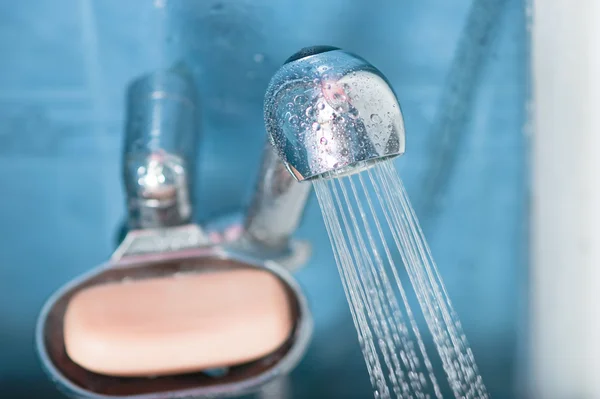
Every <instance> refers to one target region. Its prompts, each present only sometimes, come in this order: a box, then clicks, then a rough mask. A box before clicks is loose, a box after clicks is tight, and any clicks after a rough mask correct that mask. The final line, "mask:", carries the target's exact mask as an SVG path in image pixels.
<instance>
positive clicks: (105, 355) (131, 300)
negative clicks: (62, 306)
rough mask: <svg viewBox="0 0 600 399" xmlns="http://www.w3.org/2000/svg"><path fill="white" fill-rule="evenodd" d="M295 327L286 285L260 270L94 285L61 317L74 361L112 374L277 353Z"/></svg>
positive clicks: (159, 371) (195, 367)
mask: <svg viewBox="0 0 600 399" xmlns="http://www.w3.org/2000/svg"><path fill="white" fill-rule="evenodd" d="M292 328H293V320H292V312H291V306H290V303H289V300H288V294H287V291H286V289H285V286H284V285H283V283H282V282H281V281H280V280H279V279H278V278H277V277H275V276H274V275H272V274H271V273H269V272H266V271H262V270H258V269H236V270H228V271H219V272H207V273H199V274H185V275H180V276H169V277H160V278H150V279H143V280H136V281H131V282H118V283H108V284H103V285H98V286H93V287H90V288H86V289H84V290H82V291H80V292H78V293H77V294H75V295H74V296H73V298H72V299H71V301H70V303H69V304H68V306H67V309H66V313H65V317H64V336H65V347H66V351H67V354H68V355H69V357H70V358H71V360H73V361H74V362H75V363H77V364H79V365H80V366H81V367H83V368H85V369H88V370H90V371H93V372H96V373H100V374H106V375H112V376H156V375H171V374H179V373H185V372H194V371H200V370H203V369H209V368H216V367H227V366H232V365H236V364H241V363H245V362H248V361H252V360H256V359H259V358H261V357H263V356H265V355H268V354H269V353H271V352H273V351H275V350H276V349H278V348H279V347H280V346H281V345H282V344H283V343H284V342H285V341H286V340H287V338H288V337H289V336H290V334H291V332H292Z"/></svg>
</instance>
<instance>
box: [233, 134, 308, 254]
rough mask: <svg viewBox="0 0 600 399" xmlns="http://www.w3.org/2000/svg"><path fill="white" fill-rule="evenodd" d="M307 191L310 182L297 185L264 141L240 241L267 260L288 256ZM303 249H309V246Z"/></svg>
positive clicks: (272, 149)
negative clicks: (256, 179)
mask: <svg viewBox="0 0 600 399" xmlns="http://www.w3.org/2000/svg"><path fill="white" fill-rule="evenodd" d="M310 190H311V186H310V184H300V183H298V182H297V181H296V180H295V179H294V178H293V177H292V176H291V175H290V174H289V173H288V171H287V170H286V167H285V165H284V164H283V163H282V162H281V160H280V159H279V157H278V156H277V153H276V152H275V149H274V148H273V146H272V145H271V144H270V143H267V145H266V146H265V149H264V151H263V159H262V166H261V171H260V174H259V178H258V182H257V184H256V188H255V191H254V197H253V199H252V203H251V204H250V208H249V209H248V213H247V215H246V220H245V222H244V232H243V235H242V237H241V242H240V244H241V245H244V246H245V247H246V248H247V249H248V250H249V251H251V252H253V253H257V254H260V253H262V254H263V256H264V257H266V258H268V259H279V258H282V257H286V256H288V255H289V253H290V252H291V251H292V248H291V245H292V244H291V243H290V238H291V236H292V234H293V233H294V231H296V229H297V228H298V225H299V224H300V220H301V218H302V213H303V212H304V207H305V205H306V200H307V199H308V195H309V193H310ZM306 250H307V251H309V252H310V247H308V246H307V248H306ZM304 260H306V259H304Z"/></svg>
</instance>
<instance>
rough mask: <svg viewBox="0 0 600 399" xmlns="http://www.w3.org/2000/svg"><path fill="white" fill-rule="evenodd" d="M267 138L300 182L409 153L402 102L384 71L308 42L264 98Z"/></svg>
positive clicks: (344, 172)
mask: <svg viewBox="0 0 600 399" xmlns="http://www.w3.org/2000/svg"><path fill="white" fill-rule="evenodd" d="M265 124H266V128H267V132H268V134H269V139H270V140H271V142H272V144H273V145H274V146H275V148H276V150H277V153H278V155H279V157H280V158H281V159H282V160H283V162H284V164H285V166H286V168H287V169H288V171H289V172H290V173H291V174H292V175H293V176H294V177H295V178H296V180H298V181H303V180H311V179H316V178H331V177H336V176H342V175H347V174H353V173H357V172H360V171H362V170H364V169H366V168H368V167H370V166H371V165H373V164H374V163H376V162H378V161H381V160H383V159H387V158H390V157H395V156H398V155H402V154H403V153H404V141H405V137H404V121H403V118H402V113H401V111H400V106H399V105H398V100H397V99H396V95H395V94H394V92H393V90H392V88H391V86H390V84H389V82H388V81H387V80H386V78H385V77H384V76H383V74H382V73H381V72H379V70H377V69H376V68H375V67H374V66H373V65H371V64H369V63H368V62H367V61H365V60H363V59H362V58H360V57H358V56H356V55H353V54H350V53H348V52H345V51H343V50H340V49H338V48H335V47H329V46H316V47H309V48H304V49H302V50H300V51H299V52H297V53H296V54H294V55H293V56H291V57H290V58H289V59H288V60H287V61H286V62H285V64H284V65H283V66H282V67H281V68H280V69H279V70H278V71H277V72H276V73H275V75H274V76H273V78H272V79H271V82H270V84H269V87H268V89H267V94H266V96H265Z"/></svg>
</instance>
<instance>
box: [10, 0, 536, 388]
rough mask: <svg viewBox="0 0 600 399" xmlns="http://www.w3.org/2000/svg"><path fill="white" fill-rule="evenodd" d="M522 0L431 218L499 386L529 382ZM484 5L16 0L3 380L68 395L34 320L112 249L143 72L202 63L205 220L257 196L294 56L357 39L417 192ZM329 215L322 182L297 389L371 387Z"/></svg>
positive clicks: (304, 275)
mask: <svg viewBox="0 0 600 399" xmlns="http://www.w3.org/2000/svg"><path fill="white" fill-rule="evenodd" d="M507 4H508V5H507V10H506V12H505V13H504V15H503V17H502V18H503V19H502V22H501V23H500V27H499V31H498V37H497V41H496V44H495V46H494V49H493V52H492V53H491V55H490V60H489V62H488V63H487V66H486V69H485V70H484V75H483V78H482V80H481V83H480V84H479V86H478V88H477V90H476V92H475V101H474V106H473V107H472V109H471V110H470V115H471V118H470V120H469V123H468V124H467V125H465V127H464V129H466V130H465V132H464V133H465V139H464V140H463V142H462V144H461V146H460V147H459V148H458V150H457V151H458V153H457V155H458V156H457V157H456V165H455V167H454V169H452V170H453V172H452V173H451V175H450V177H449V181H448V189H447V190H446V191H445V192H444V193H443V198H440V199H441V201H440V204H441V208H440V212H439V213H438V214H436V217H433V216H431V215H420V216H421V217H422V219H423V220H424V221H425V226H426V234H427V236H428V237H429V239H430V241H431V242H430V243H431V246H432V249H433V252H434V256H435V257H436V260H437V262H438V265H439V267H440V270H441V273H442V276H443V277H444V279H445V281H446V284H447V288H448V290H449V293H450V296H451V297H452V298H453V301H454V304H455V307H456V309H457V311H458V313H459V314H460V316H461V319H462V321H463V324H464V326H465V329H466V332H467V335H468V337H469V339H470V341H471V343H472V345H473V347H474V351H475V355H476V358H477V359H478V362H479V365H480V368H481V371H482V373H483V375H484V379H485V380H486V382H487V384H488V386H489V388H490V390H491V391H492V393H493V396H494V397H496V398H513V397H515V393H514V387H515V381H516V379H515V375H516V374H518V372H519V369H518V367H517V366H518V361H517V360H518V359H519V356H518V351H519V339H520V336H521V335H522V331H521V330H520V329H521V328H522V323H521V317H522V315H523V307H524V304H523V298H524V296H523V294H522V287H523V286H524V285H523V284H524V282H525V281H524V276H525V275H526V267H527V265H526V254H527V252H526V251H527V245H526V242H525V237H526V235H525V231H526V219H527V209H526V183H527V182H526V176H527V170H526V166H527V165H526V137H525V136H524V135H523V125H524V119H525V115H524V108H525V101H526V94H527V90H526V83H527V82H526V73H525V71H526V60H527V52H526V50H527V47H526V43H527V39H526V37H527V36H526V31H525V23H524V18H523V10H522V9H523V4H522V1H521V0H513V1H508V2H507ZM470 5H471V2H470V1H467V0H456V1H454V2H447V1H442V0H437V1H435V0H427V1H419V2H417V1H410V0H409V1H391V0H390V1H384V0H375V1H367V0H365V1H353V2H349V1H347V0H331V1H318V0H305V1H303V2H300V3H298V2H293V1H289V0H285V1H278V2H274V1H269V0H260V1H256V0H255V1H248V0H246V1H240V0H238V1H233V0H232V1H218V0H204V1H192V0H180V1H174V0H173V1H169V0H154V1H150V0H144V1H142V0H134V1H122V0H98V1H92V0H35V1H34V0H22V1H19V2H6V1H5V2H0V54H1V60H2V61H1V62H0V171H1V172H0V187H1V193H2V194H3V195H2V200H0V204H1V206H0V238H1V242H2V247H1V249H2V250H1V251H0V392H1V394H0V396H1V397H3V398H4V397H6V398H31V397H36V398H41V397H43V398H52V397H55V396H56V397H58V394H57V393H54V390H53V388H52V386H51V385H50V383H48V382H46V379H45V377H44V376H43V374H42V372H41V370H40V369H39V366H38V363H37V359H36V357H35V354H34V349H33V328H34V322H35V318H36V315H37V312H38V311H39V309H40V307H41V305H42V303H43V301H44V300H45V298H47V297H48V296H49V295H50V293H51V292H53V291H54V290H55V289H56V288H58V286H59V285H61V284H62V283H64V282H66V281H67V280H69V279H71V278H72V277H74V276H75V275H77V274H79V273H81V272H83V271H85V270H88V269H89V268H90V267H92V266H94V265H96V264H98V263H100V262H102V261H104V260H105V259H107V258H108V257H109V256H110V254H111V251H112V250H113V248H114V245H115V239H116V235H117V230H118V226H119V225H120V223H121V221H122V218H123V216H124V200H123V192H122V189H121V182H120V169H119V168H120V147H121V141H120V139H121V133H122V128H121V126H122V118H123V90H124V86H125V84H126V83H127V82H128V81H129V80H130V79H131V78H133V77H135V76H137V75H139V74H141V73H144V72H148V71H151V70H153V69H155V68H159V67H166V66H170V65H172V64H173V63H175V62H182V63H183V65H185V66H186V67H187V68H189V69H190V71H191V72H192V73H193V75H194V77H195V78H196V80H197V82H198V88H199V91H200V93H201V95H202V102H203V105H202V108H203V113H204V115H203V134H204V136H203V140H202V149H201V160H200V174H199V177H198V185H197V198H198V201H197V203H198V207H197V208H198V209H197V211H198V215H197V217H198V218H199V219H200V220H202V219H206V218H208V217H210V216H211V215H215V214H220V213H224V212H227V211H229V210H234V209H239V208H240V207H243V206H244V205H245V204H246V202H247V200H248V196H249V193H250V190H251V187H252V185H253V178H254V177H255V175H256V173H257V172H258V170H257V166H258V162H259V157H260V150H261V148H262V145H263V142H264V129H263V125H262V97H263V94H264V91H265V88H266V85H267V82H268V80H269V78H270V76H271V75H272V73H273V72H274V71H275V70H276V68H277V67H278V66H279V65H280V64H281V63H282V61H283V60H284V59H285V58H286V57H287V56H289V55H290V54H291V53H293V52H294V51H296V50H297V49H298V48H300V47H303V46H306V45H312V44H333V45H336V46H339V47H343V48H346V49H348V50H351V51H353V52H355V53H358V54H360V55H362V56H363V57H365V58H366V59H368V60H369V61H371V62H372V63H373V64H375V65H376V66H377V67H379V68H380V69H381V70H382V71H383V72H384V74H386V75H387V77H388V78H389V80H390V81H391V82H392V84H393V86H394V88H395V90H396V92H397V93H398V95H399V97H400V100H401V103H402V106H403V112H404V113H405V118H406V128H407V134H408V144H407V154H406V156H404V157H402V159H400V160H399V161H398V167H399V169H400V171H401V173H402V176H403V178H404V179H405V181H406V182H407V185H408V190H409V194H411V195H412V196H413V198H414V199H415V202H416V204H415V205H416V207H417V209H419V203H420V201H422V198H420V197H419V193H420V192H421V187H420V185H421V182H422V178H423V174H424V171H425V170H427V165H429V164H430V162H432V156H433V155H432V153H431V151H430V148H429V146H428V143H430V142H431V135H430V132H431V129H430V127H431V124H432V122H433V120H434V118H435V115H436V106H437V104H438V99H439V97H440V95H441V91H442V87H443V84H444V79H445V76H446V74H447V72H448V70H449V67H450V65H451V62H452V58H453V55H454V54H455V50H456V47H457V43H458V39H459V36H460V32H461V29H462V27H463V25H464V23H465V21H466V16H467V12H468V9H469V6H470ZM498 18H500V16H498ZM249 171H250V172H249ZM319 213H320V212H319V210H318V206H317V204H316V201H315V200H314V198H313V199H311V201H310V203H309V207H308V209H307V212H306V215H305V220H304V223H303V225H302V227H301V229H300V231H299V232H298V235H299V236H303V237H306V238H310V239H311V240H313V241H314V243H315V248H314V257H313V261H312V263H311V264H310V265H309V266H308V267H306V268H305V269H304V270H302V271H301V272H300V273H299V274H298V278H299V281H300V283H301V284H302V286H303V287H304V289H305V291H306V292H307V295H308V297H309V300H310V301H311V306H312V309H313V310H314V313H315V321H316V335H315V339H314V342H313V345H312V347H311V349H310V351H309V353H308V355H307V358H306V359H305V361H304V362H303V363H302V364H301V365H300V366H299V368H298V369H297V371H296V372H295V373H294V375H295V384H294V387H295V388H294V389H295V391H296V393H297V397H301V398H333V397H340V398H342V397H343V398H354V397H357V398H358V397H360V398H364V397H369V396H370V386H369V383H368V378H367V373H366V370H365V367H364V364H363V361H362V358H361V355H360V351H359V349H358V344H357V341H356V335H355V331H354V328H353V326H352V323H351V318H350V314H349V312H348V310H347V304H346V301H345V298H344V296H343V292H342V288H341V284H340V282H339V278H338V276H337V270H336V268H335V265H334V263H333V257H332V253H331V249H330V247H329V245H328V244H327V237H326V233H325V230H324V227H323V225H322V221H321V217H320V214H319ZM430 216H431V217H430ZM317 243H318V244H317Z"/></svg>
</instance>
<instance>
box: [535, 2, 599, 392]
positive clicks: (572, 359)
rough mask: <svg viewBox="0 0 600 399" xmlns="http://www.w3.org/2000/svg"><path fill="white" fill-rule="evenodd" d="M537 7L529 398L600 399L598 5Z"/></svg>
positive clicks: (545, 5) (551, 3)
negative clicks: (597, 107)
mask: <svg viewBox="0 0 600 399" xmlns="http://www.w3.org/2000/svg"><path fill="white" fill-rule="evenodd" d="M594 3H596V4H594ZM533 6H534V9H533V26H532V53H533V54H532V55H533V63H532V67H533V74H532V75H533V96H534V99H533V101H534V102H533V107H534V115H533V124H534V136H533V141H532V168H533V176H532V177H533V179H532V221H531V227H532V240H531V250H532V254H531V256H532V266H531V267H532V270H531V281H530V282H531V297H530V300H531V309H530V310H531V312H530V315H531V326H530V327H531V335H530V347H531V353H530V355H531V358H530V359H531V362H530V372H531V373H530V379H529V380H530V381H531V385H530V390H531V392H530V396H531V397H533V398H544V399H554V398H556V399H570V398H578V399H579V398H600V344H598V342H599V340H600V325H599V323H598V321H597V320H598V318H599V317H600V314H599V312H598V310H599V309H600V220H599V218H598V216H599V213H598V208H599V207H600V180H599V179H598V176H600V147H599V144H598V135H599V134H600V114H599V111H600V110H597V109H595V107H596V106H598V105H600V77H599V75H598V74H600V62H599V61H600V47H599V45H598V44H599V43H600V27H599V26H598V25H600V13H599V10H600V5H598V4H597V1H596V0H577V1H575V0H533Z"/></svg>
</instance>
